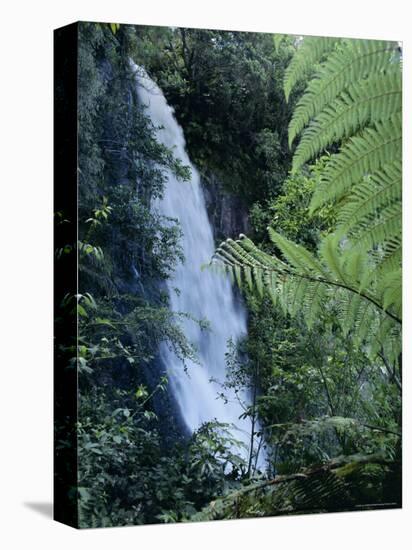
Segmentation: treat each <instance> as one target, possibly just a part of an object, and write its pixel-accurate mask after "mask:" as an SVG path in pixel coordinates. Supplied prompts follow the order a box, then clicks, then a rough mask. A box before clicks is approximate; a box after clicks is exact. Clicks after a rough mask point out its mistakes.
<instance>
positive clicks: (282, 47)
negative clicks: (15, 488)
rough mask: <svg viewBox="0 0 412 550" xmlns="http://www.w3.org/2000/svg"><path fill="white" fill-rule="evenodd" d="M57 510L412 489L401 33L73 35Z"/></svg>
mask: <svg viewBox="0 0 412 550" xmlns="http://www.w3.org/2000/svg"><path fill="white" fill-rule="evenodd" d="M54 59H55V72H54V82H55V95H54V97H55V105H54V112H55V164H54V170H55V194H54V202H55V287H54V292H55V376H54V380H55V519H56V520H58V521H61V522H63V523H67V524H69V525H71V526H73V527H80V528H89V527H111V526H121V525H137V524H149V523H170V522H188V521H205V520H217V519H233V518H251V517H253V518H257V517H263V516H278V515H285V514H296V515H297V514H307V513H320V512H339V511H351V510H371V509H373V510H375V509H386V508H398V507H400V506H401V456H402V447H401V441H402V440H401V425H402V418H401V395H402V354H401V327H402V307H401V306H402V304H401V296H402V293H401V187H402V185H401V181H402V167H401V162H402V158H401V151H402V146H401V139H402V122H401V120H402V117H401V115H402V112H401V106H402V65H401V63H402V48H401V45H400V44H399V43H397V42H387V41H379V40H367V39H365V40H360V39H348V38H332V37H313V36H292V35H284V34H263V33H256V32H233V31H219V30H203V29H189V28H175V27H173V28H172V27H170V28H168V27H156V26H140V25H124V24H114V23H88V22H81V23H74V24H72V25H68V26H66V27H63V28H60V29H58V30H56V31H55V58H54Z"/></svg>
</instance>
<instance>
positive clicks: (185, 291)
mask: <svg viewBox="0 0 412 550" xmlns="http://www.w3.org/2000/svg"><path fill="white" fill-rule="evenodd" d="M134 67H135V70H136V75H137V82H138V86H137V90H138V95H139V99H140V101H141V102H142V103H143V104H144V105H145V106H146V112H147V114H148V116H150V118H151V120H152V122H153V124H154V125H155V127H159V129H158V130H157V139H158V140H159V141H160V142H161V143H163V144H164V145H166V146H167V147H169V148H172V149H173V151H174V155H175V157H177V158H178V159H180V160H181V161H182V163H183V164H184V165H185V166H189V167H190V169H191V180H190V182H182V181H178V180H177V179H176V178H175V176H174V175H173V174H172V173H171V172H169V173H168V174H167V183H166V186H165V191H164V195H163V198H162V200H161V201H156V204H154V205H153V207H155V208H157V209H158V210H159V211H160V212H161V213H162V214H164V215H165V216H169V217H172V218H175V219H178V220H179V223H180V226H181V229H182V232H183V242H182V245H183V251H184V257H185V261H184V263H180V264H179V265H178V266H177V268H176V270H175V272H174V275H173V277H172V278H171V279H170V280H169V281H168V283H167V284H168V291H169V296H170V305H171V308H172V310H173V311H176V312H187V313H189V314H190V315H191V316H192V317H193V318H195V319H206V320H207V321H208V322H209V324H210V330H206V331H205V330H202V329H201V327H200V326H199V325H198V324H197V323H196V322H194V321H192V320H190V319H185V320H184V321H183V325H182V326H183V330H184V333H185V335H186V337H187V338H188V340H189V341H190V342H191V343H192V344H194V346H195V347H196V349H197V356H198V359H199V364H198V363H193V362H191V361H188V362H187V372H185V369H184V368H183V365H182V362H181V360H179V358H178V357H177V356H176V355H175V354H174V353H173V351H171V350H170V349H169V348H168V347H167V346H166V345H164V346H162V349H161V355H162V359H163V361H164V363H165V365H166V367H167V369H168V372H169V375H170V376H169V377H170V385H171V389H172V391H173V393H174V396H175V398H176V401H177V403H178V406H179V407H180V411H181V414H182V418H183V419H184V422H185V423H186V425H187V427H188V428H189V430H190V431H192V432H193V431H195V430H196V429H197V428H198V427H199V426H200V425H201V424H202V423H203V422H206V421H210V420H214V419H216V420H218V421H219V422H223V423H229V424H233V425H235V426H236V427H237V429H236V430H234V431H233V435H234V437H235V438H236V439H239V440H241V441H243V442H244V443H245V444H246V445H249V438H250V435H249V433H250V420H249V419H240V418H239V417H240V416H241V415H242V413H243V412H244V410H243V408H242V405H241V404H240V401H244V402H247V400H248V397H247V395H245V394H243V395H240V396H236V395H235V394H234V393H233V392H232V393H230V392H229V393H228V392H227V391H225V394H226V396H227V397H228V402H227V403H225V402H224V401H223V400H222V399H220V398H218V397H217V394H218V392H219V391H220V392H221V391H222V388H221V387H220V385H219V383H216V382H212V381H211V379H213V380H217V381H218V382H220V383H221V382H224V381H225V376H226V362H225V353H226V351H227V341H228V339H229V338H232V339H233V341H236V340H237V339H238V338H239V337H241V336H242V335H244V334H245V333H246V315H245V311H244V309H243V307H242V306H241V305H239V303H236V302H235V299H234V295H233V290H232V287H231V284H230V281H229V280H228V278H227V277H225V276H223V275H221V274H216V273H213V272H212V271H211V270H208V269H205V270H201V266H202V265H203V264H206V263H208V262H209V261H210V258H211V257H212V255H213V252H214V250H215V243H214V241H213V234H212V228H211V225H210V222H209V219H208V216H207V212H206V206H205V200H204V196H203V192H202V187H201V184H200V178H199V174H198V172H197V170H196V168H195V167H194V166H193V164H192V163H191V162H190V159H189V157H188V155H187V153H186V149H185V139H184V135H183V131H182V128H181V127H180V126H179V125H178V123H177V121H176V119H175V117H174V115H173V109H172V108H171V107H170V106H169V105H168V104H167V102H166V99H165V97H164V95H163V93H162V91H161V90H160V89H159V87H158V86H157V85H156V84H155V83H154V82H153V81H152V80H151V79H150V78H149V77H148V76H147V75H146V73H145V72H144V71H143V70H142V69H141V68H138V67H136V66H134ZM176 288H177V289H178V290H179V292H176V290H175V289H176ZM239 397H240V401H239Z"/></svg>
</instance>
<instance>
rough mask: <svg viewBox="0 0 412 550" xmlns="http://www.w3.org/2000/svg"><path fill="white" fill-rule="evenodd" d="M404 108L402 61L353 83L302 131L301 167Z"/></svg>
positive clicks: (295, 162) (298, 158) (298, 160)
mask: <svg viewBox="0 0 412 550" xmlns="http://www.w3.org/2000/svg"><path fill="white" fill-rule="evenodd" d="M401 109H402V75H401V72H400V71H399V67H398V65H396V66H395V67H394V68H393V69H392V70H390V71H388V72H387V73H385V74H383V75H382V74H377V75H374V76H372V77H371V78H369V79H366V80H359V81H357V82H356V83H355V84H352V85H351V86H350V87H349V88H348V90H347V91H346V92H345V93H343V94H342V95H341V96H340V97H339V98H338V99H337V100H335V101H334V102H333V103H332V104H331V105H328V106H326V107H325V109H324V110H322V111H321V112H320V114H319V115H318V116H317V117H316V118H315V120H313V121H312V122H311V124H310V125H309V126H308V127H307V128H306V130H305V131H304V132H303V134H302V138H301V140H300V142H299V145H298V146H297V148H296V151H295V154H294V157H293V169H294V170H297V169H298V168H299V167H300V166H302V165H303V164H304V163H305V162H307V161H308V160H309V159H311V158H313V157H315V156H316V155H318V154H320V153H321V152H322V151H324V150H325V149H326V148H327V147H328V146H329V145H331V144H332V143H334V142H340V141H342V140H343V139H345V138H347V137H350V136H351V135H353V133H355V132H356V131H357V130H359V129H360V128H362V127H364V126H366V125H367V124H370V123H376V122H379V121H383V120H386V119H388V118H391V117H392V116H393V115H394V114H395V113H398V112H400V111H401Z"/></svg>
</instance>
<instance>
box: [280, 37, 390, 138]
mask: <svg viewBox="0 0 412 550" xmlns="http://www.w3.org/2000/svg"><path fill="white" fill-rule="evenodd" d="M394 51H396V44H394V43H391V42H383V41H378V40H377V41H374V40H343V41H342V43H341V45H340V47H339V48H337V50H336V51H335V52H333V53H332V54H331V55H330V56H329V57H328V59H327V60H326V62H325V63H324V64H323V65H322V67H321V69H320V70H319V72H318V74H317V77H316V78H313V79H312V80H311V81H310V83H309V85H308V87H307V89H306V91H305V93H304V95H303V96H302V98H301V99H300V100H299V102H298V104H297V106H296V108H295V111H294V114H293V117H292V120H291V122H290V124H289V144H290V145H291V144H292V143H293V141H294V139H295V137H296V136H297V135H298V134H300V132H301V131H302V129H303V128H304V127H305V126H306V125H307V124H308V123H309V121H310V120H311V119H313V118H315V117H316V116H317V115H318V114H319V113H320V112H321V111H322V110H323V108H324V107H325V106H327V105H328V104H330V103H331V102H332V101H333V100H335V99H336V98H337V97H338V96H339V95H340V94H341V93H342V92H343V91H344V90H345V89H347V88H348V87H349V86H350V85H351V84H352V83H353V82H355V81H358V80H360V79H362V78H365V77H366V76H367V75H369V74H371V73H377V72H381V71H383V70H384V69H385V68H387V67H388V66H390V64H391V62H392V59H393V55H394Z"/></svg>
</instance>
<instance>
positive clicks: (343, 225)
mask: <svg viewBox="0 0 412 550" xmlns="http://www.w3.org/2000/svg"><path fill="white" fill-rule="evenodd" d="M330 46H331V44H329V45H328V46H327V45H326V43H325V42H323V41H319V40H316V39H315V40H312V39H308V40H304V41H303V45H302V46H301V48H300V49H298V52H297V54H296V56H297V57H296V61H295V62H294V63H293V65H292V69H291V72H290V74H289V75H287V76H286V78H285V91H286V93H289V91H290V89H291V87H292V86H293V85H294V83H295V82H296V81H297V80H298V78H300V77H301V76H302V75H303V74H304V71H305V67H306V65H305V64H304V62H303V61H302V60H303V58H305V59H308V58H309V59H310V58H311V57H312V58H313V59H317V60H318V61H320V65H319V69H318V71H317V73H316V74H315V76H314V77H313V78H312V79H311V80H310V81H309V83H308V85H307V88H306V91H305V92H304V94H303V96H302V97H301V99H300V100H299V101H298V103H297V105H296V108H295V111H294V114H293V117H292V120H291V123H290V126H289V141H290V143H291V142H292V141H293V140H294V138H295V137H296V136H297V134H299V133H300V132H302V130H303V129H304V128H305V126H306V127H307V128H306V130H304V132H303V135H302V139H301V142H300V144H299V146H298V148H297V150H296V153H295V156H294V166H295V169H296V168H298V167H299V166H300V165H301V164H302V163H303V162H304V160H306V159H307V158H310V157H313V156H315V155H316V154H319V153H321V152H322V151H323V150H324V148H325V145H327V144H330V143H337V144H340V150H339V151H338V152H337V153H334V154H332V155H331V156H330V158H329V159H328V160H327V162H326V164H325V165H324V166H323V169H322V170H320V173H319V182H318V183H317V185H316V187H315V189H314V194H313V197H312V202H311V210H312V212H313V211H314V210H316V209H319V208H320V207H325V205H327V204H328V203H333V205H334V212H335V215H336V218H337V230H336V231H335V233H333V234H330V235H326V236H324V237H323V238H322V240H321V241H320V243H319V247H318V255H317V256H315V255H314V254H312V253H311V252H310V251H309V250H307V249H305V248H304V247H302V246H300V245H298V244H296V243H294V242H292V241H290V240H288V239H286V238H285V237H284V236H282V234H281V233H279V232H278V231H275V230H274V229H273V228H272V227H269V236H270V239H271V241H272V242H273V244H274V245H275V250H277V251H280V253H281V256H280V255H279V253H278V252H277V253H275V254H271V255H269V254H267V253H265V252H263V251H262V250H260V249H259V248H258V247H256V246H255V245H254V244H253V242H252V241H251V240H250V239H247V238H245V237H244V236H242V237H241V239H240V240H238V241H236V242H234V241H231V240H228V241H226V242H225V243H223V244H222V245H221V247H220V248H219V249H218V250H217V253H216V258H217V259H218V260H220V261H222V262H223V263H224V264H225V265H226V267H227V269H229V271H232V272H234V274H235V275H236V277H237V280H238V282H239V283H242V276H243V280H244V281H247V282H248V284H249V285H250V284H251V283H253V284H254V285H255V288H256V290H257V292H259V293H262V291H263V288H265V289H266V290H267V291H268V293H269V294H270V296H271V298H272V300H273V302H274V303H275V304H276V303H280V305H281V306H282V308H283V309H284V311H285V312H289V313H290V314H292V315H295V314H296V313H298V312H299V313H300V314H303V316H304V318H305V319H306V321H307V323H308V326H309V327H311V326H313V323H314V321H315V320H316V318H317V317H318V316H319V314H320V313H321V312H322V311H324V309H325V307H327V306H332V307H334V308H335V309H336V310H337V312H338V317H339V320H340V322H341V326H342V329H343V331H344V333H345V334H347V333H351V334H353V337H354V342H355V343H356V344H358V345H359V344H361V343H363V342H365V341H366V340H367V341H368V342H369V345H370V346H371V352H372V354H373V353H375V354H376V353H377V352H378V351H379V350H380V349H381V348H382V347H385V348H386V350H387V355H388V357H389V359H390V361H392V362H396V361H397V360H398V357H399V353H400V324H401V316H402V312H401V278H400V263H399V262H398V261H397V260H399V259H400V247H401V165H400V162H401V147H400V143H401V141H400V140H401V116H400V109H401V96H400V93H401V81H400V63H399V59H398V57H399V56H398V53H397V47H396V46H395V45H394V44H392V43H387V42H378V41H364V40H342V41H337V42H336V43H333V44H332V46H333V48H332V50H328V48H329V47H330ZM309 52H310V53H309ZM324 54H326V57H325V56H324ZM322 57H323V59H322ZM291 75H292V76H291ZM325 129H326V131H325ZM272 223H273V225H274V226H275V227H276V220H273V222H272ZM371 327H373V328H372V332H373V333H374V337H372V338H371V336H370V333H371Z"/></svg>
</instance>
